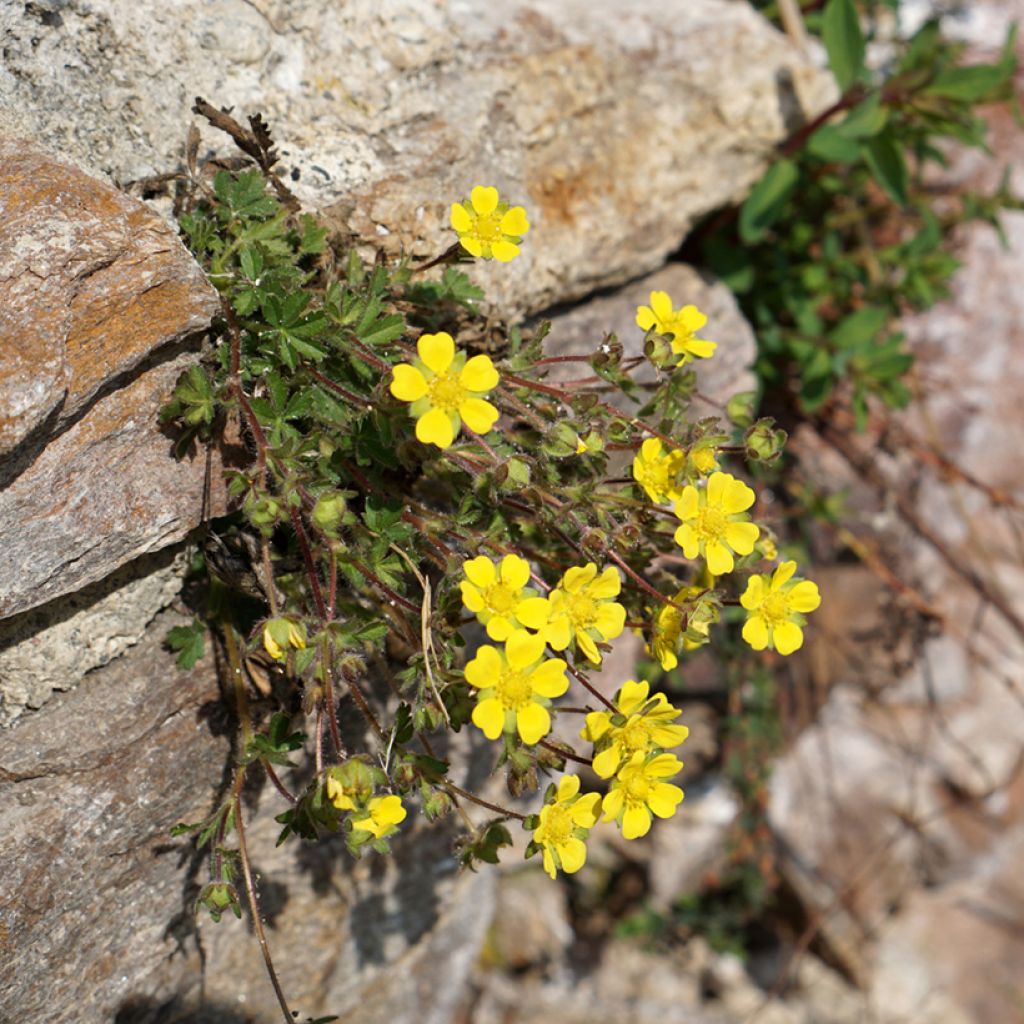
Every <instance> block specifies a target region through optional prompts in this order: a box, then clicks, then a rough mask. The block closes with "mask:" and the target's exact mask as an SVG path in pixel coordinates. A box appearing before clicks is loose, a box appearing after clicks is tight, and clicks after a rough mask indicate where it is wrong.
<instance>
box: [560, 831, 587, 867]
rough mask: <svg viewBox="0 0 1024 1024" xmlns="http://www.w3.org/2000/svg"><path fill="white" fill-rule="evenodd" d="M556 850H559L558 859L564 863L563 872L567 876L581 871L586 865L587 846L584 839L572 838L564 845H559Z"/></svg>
mask: <svg viewBox="0 0 1024 1024" xmlns="http://www.w3.org/2000/svg"><path fill="white" fill-rule="evenodd" d="M556 849H557V850H558V859H559V860H560V861H561V862H562V870H563V871H564V872H565V873H566V874H567V875H571V874H573V873H574V872H576V871H579V869H580V868H581V867H583V865H584V864H585V863H586V860H587V846H586V843H584V842H583V840H582V839H577V838H576V837H575V836H570V837H569V838H568V839H566V840H565V842H564V843H559V844H558V846H557V847H556Z"/></svg>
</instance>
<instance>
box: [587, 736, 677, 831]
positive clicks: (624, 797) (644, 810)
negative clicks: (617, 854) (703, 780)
mask: <svg viewBox="0 0 1024 1024" xmlns="http://www.w3.org/2000/svg"><path fill="white" fill-rule="evenodd" d="M682 767H683V763H682V761H680V760H679V758H677V757H676V756H675V754H654V755H650V754H646V753H644V751H642V750H638V751H637V752H636V753H635V754H634V755H633V756H632V757H631V758H630V759H629V761H628V762H627V763H626V764H625V765H623V767H622V768H620V769H619V774H618V775H616V776H615V781H614V782H613V783H612V785H611V789H609V791H608V795H607V796H606V797H605V798H604V801H603V803H602V807H603V809H604V818H603V819H602V820H603V821H614V822H616V823H617V824H618V825H619V827H620V828H621V829H622V838H623V839H639V838H640V836H645V835H647V833H648V832H649V831H650V828H651V814H652V813H653V814H656V815H657V816H658V817H659V818H671V817H672V815H673V814H675V813H676V808H677V807H678V806H679V804H680V802H681V801H682V799H683V791H682V790H681V789H680V788H679V787H678V786H673V785H672V784H671V783H668V782H666V781H665V780H666V779H670V778H672V776H673V775H677V774H678V773H679V772H680V771H681V770H682Z"/></svg>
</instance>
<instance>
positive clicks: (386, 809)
mask: <svg viewBox="0 0 1024 1024" xmlns="http://www.w3.org/2000/svg"><path fill="white" fill-rule="evenodd" d="M405 815H406V810H405V808H404V807H403V806H402V798H401V797H398V796H394V795H391V796H375V797H374V798H373V799H372V800H371V801H370V802H369V803H368V804H367V805H366V817H364V818H353V820H352V828H353V829H354V830H356V831H359V832H370V833H372V835H373V837H374V838H375V839H385V838H386V837H387V836H389V835H391V833H392V832H394V831H395V830H396V829H397V828H398V825H399V823H401V822H403V821H405Z"/></svg>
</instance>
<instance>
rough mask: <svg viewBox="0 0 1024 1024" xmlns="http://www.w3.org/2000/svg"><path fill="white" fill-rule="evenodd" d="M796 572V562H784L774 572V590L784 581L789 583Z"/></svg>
mask: <svg viewBox="0 0 1024 1024" xmlns="http://www.w3.org/2000/svg"><path fill="white" fill-rule="evenodd" d="M795 572H796V562H783V563H782V564H781V565H780V566H779V567H778V568H777V569H776V570H775V572H773V573H772V583H771V588H772V590H778V589H779V587H781V586H782V584H783V583H788V582H789V581H790V580H791V579H792V578H793V573H795Z"/></svg>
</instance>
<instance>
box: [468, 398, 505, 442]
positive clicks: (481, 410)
mask: <svg viewBox="0 0 1024 1024" xmlns="http://www.w3.org/2000/svg"><path fill="white" fill-rule="evenodd" d="M459 415H460V416H461V417H462V418H463V420H465V422H466V426H467V427H469V429H470V430H472V431H473V432H474V433H476V434H486V433H487V432H488V431H489V430H490V429H491V427H493V426H494V424H495V423H496V422H497V419H498V410H497V409H495V408H494V406H493V405H491V403H490V402H487V401H485V400H484V399H482V398H467V399H466V400H465V401H464V402H462V403H460V405H459Z"/></svg>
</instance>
